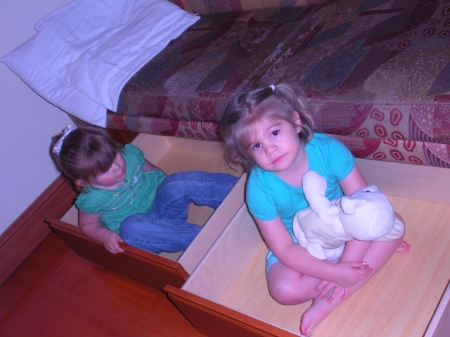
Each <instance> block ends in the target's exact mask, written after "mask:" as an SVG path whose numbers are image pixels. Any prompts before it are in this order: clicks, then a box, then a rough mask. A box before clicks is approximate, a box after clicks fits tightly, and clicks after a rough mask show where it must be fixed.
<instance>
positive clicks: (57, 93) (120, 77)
mask: <svg viewBox="0 0 450 337" xmlns="http://www.w3.org/2000/svg"><path fill="white" fill-rule="evenodd" d="M198 19H199V17H198V16H196V15H193V14H190V13H187V12H185V11H183V10H182V9H180V8H179V7H178V6H176V5H174V4H173V3H171V2H170V1H167V0H127V1H124V0H122V1H117V0H76V1H73V2H72V3H70V4H68V5H67V6H65V7H63V8H61V9H58V10H57V11H54V12H52V13H50V14H49V15H47V16H45V17H44V18H42V19H41V20H39V21H38V22H37V23H36V24H35V29H36V30H37V31H38V33H37V34H36V35H34V36H33V37H31V38H30V39H29V40H27V41H26V42H24V43H23V44H22V45H20V46H19V47H17V48H16V49H15V50H13V51H11V52H10V53H8V54H6V55H5V56H3V57H2V58H0V62H3V63H5V64H6V65H7V66H8V67H9V68H10V69H11V70H12V71H13V72H14V73H16V74H17V75H18V76H19V77H20V78H21V79H22V80H23V81H24V82H25V83H26V84H27V85H29V86H30V87H31V88H32V89H33V90H34V91H35V92H36V93H38V94H39V95H40V96H42V97H43V98H44V99H46V100H47V101H49V102H50V103H52V104H54V105H56V106H58V107H59V108H61V109H62V110H64V111H66V112H68V113H70V114H72V115H74V116H76V117H78V118H80V119H82V120H84V121H86V122H88V123H91V124H94V125H99V126H103V127H104V126H105V125H106V109H109V110H112V111H115V110H116V108H117V102H118V97H119V94H120V91H121V89H122V87H123V86H124V85H125V83H126V82H127V81H128V79H129V78H130V77H131V76H133V75H134V73H136V72H137V71H138V70H139V69H140V68H141V67H142V66H143V65H144V64H145V63H147V62H148V61H149V60H150V59H151V58H153V57H154V56H155V55H157V54H158V53H159V52H160V51H161V50H162V49H164V47H166V46H167V44H168V43H169V42H170V41H171V40H172V39H174V38H176V37H178V36H179V35H180V34H181V33H182V32H183V31H185V30H186V29H187V28H188V27H189V26H191V25H192V24H193V23H194V22H195V21H197V20H198Z"/></svg>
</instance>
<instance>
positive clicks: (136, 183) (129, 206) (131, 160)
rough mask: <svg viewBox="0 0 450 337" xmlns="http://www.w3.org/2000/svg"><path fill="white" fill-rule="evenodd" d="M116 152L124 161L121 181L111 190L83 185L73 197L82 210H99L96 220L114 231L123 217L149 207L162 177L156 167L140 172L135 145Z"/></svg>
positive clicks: (140, 156)
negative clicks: (98, 216) (124, 172)
mask: <svg viewBox="0 0 450 337" xmlns="http://www.w3.org/2000/svg"><path fill="white" fill-rule="evenodd" d="M120 153H121V154H122V156H123V158H124V159H125V163H126V175H125V179H124V181H123V183H122V184H120V185H119V186H118V187H117V188H116V189H114V190H104V189H99V188H94V187H91V186H89V187H86V188H85V189H84V190H83V192H81V193H80V195H79V196H78V197H77V199H76V201H75V204H76V206H77V207H78V208H79V209H80V210H82V211H83V212H85V213H88V214H101V215H102V216H101V218H100V222H101V223H102V224H103V225H104V226H105V227H107V228H108V229H110V230H113V231H115V232H117V233H119V227H120V224H121V223H122V221H123V220H124V219H125V218H126V217H128V216H130V215H132V214H137V213H149V212H150V211H151V210H152V209H153V205H154V202H155V196H156V192H157V191H158V188H159V186H160V185H161V184H162V182H163V181H164V179H165V178H166V175H165V174H164V172H162V171H160V170H151V171H147V172H144V166H145V159H144V154H143V153H142V151H141V150H140V149H139V148H138V147H136V146H134V145H131V144H127V145H125V147H124V148H123V149H121V150H120Z"/></svg>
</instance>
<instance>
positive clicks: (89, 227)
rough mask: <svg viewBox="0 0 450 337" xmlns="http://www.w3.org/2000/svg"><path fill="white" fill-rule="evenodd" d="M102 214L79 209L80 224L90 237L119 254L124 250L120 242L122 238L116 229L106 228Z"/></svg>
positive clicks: (84, 232)
mask: <svg viewBox="0 0 450 337" xmlns="http://www.w3.org/2000/svg"><path fill="white" fill-rule="evenodd" d="M100 218H101V214H88V213H85V212H83V211H82V210H78V224H79V226H80V229H81V231H82V232H83V234H84V235H86V236H87V237H88V238H90V239H92V240H95V241H99V242H101V243H103V246H105V248H106V250H107V251H109V252H110V253H113V254H117V253H121V252H123V249H122V248H121V247H120V245H119V242H123V240H122V238H121V237H120V236H119V235H118V234H117V233H116V232H114V231H111V230H109V229H107V228H105V227H104V226H103V225H102V224H101V223H100Z"/></svg>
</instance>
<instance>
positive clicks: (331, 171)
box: [246, 133, 355, 234]
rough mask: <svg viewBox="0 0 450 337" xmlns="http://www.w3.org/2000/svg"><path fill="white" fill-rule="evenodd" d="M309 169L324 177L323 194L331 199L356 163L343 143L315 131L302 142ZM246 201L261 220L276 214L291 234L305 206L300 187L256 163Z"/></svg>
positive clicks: (305, 202) (249, 180) (338, 192)
mask: <svg viewBox="0 0 450 337" xmlns="http://www.w3.org/2000/svg"><path fill="white" fill-rule="evenodd" d="M305 150H306V155H307V156H308V170H310V171H316V172H318V173H319V174H320V175H322V176H323V177H325V178H326V180H327V191H326V197H327V198H328V199H330V200H333V199H338V198H340V197H342V196H343V192H342V189H341V187H340V185H339V181H340V180H342V179H344V178H345V177H347V175H348V174H349V173H350V172H351V171H352V169H353V167H354V166H355V158H354V157H353V155H352V154H351V153H350V151H349V150H348V149H347V148H346V147H345V145H344V144H342V143H341V142H339V141H338V140H337V139H335V138H332V137H329V136H327V135H324V134H320V133H315V134H314V137H313V139H312V140H311V141H310V142H309V143H308V144H307V145H306V146H305ZM246 202H247V206H248V208H249V211H250V213H251V214H252V215H253V216H254V217H255V218H258V219H261V220H266V221H267V220H272V219H275V218H276V217H277V215H279V216H280V217H281V219H282V221H283V223H284V225H285V226H286V228H287V229H288V231H289V232H290V233H291V234H292V220H293V219H294V215H295V213H297V212H298V211H299V210H301V209H303V208H306V207H308V203H307V201H306V199H305V195H304V193H303V187H295V186H292V185H289V184H288V183H286V182H285V181H284V180H282V179H281V178H279V177H278V176H277V175H276V174H275V173H273V172H269V171H265V170H263V169H261V168H260V167H259V166H255V167H254V168H253V169H252V171H251V172H250V175H249V178H248V182H247V187H246Z"/></svg>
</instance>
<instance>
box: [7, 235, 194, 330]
mask: <svg viewBox="0 0 450 337" xmlns="http://www.w3.org/2000/svg"><path fill="white" fill-rule="evenodd" d="M0 336H2V337H10V336H11V337H13V336H14V337H22V336H27V337H28V336H33V337H34V336H38V337H40V336H46V337H53V336H57V337H59V336H64V337H71V336H73V337H80V336H89V337H93V336H101V337H103V336H108V337H110V336H121V337H126V336H133V337H140V336H155V337H175V336H176V337H180V336H183V337H184V336H186V337H200V336H203V335H202V334H200V333H199V332H197V331H196V330H195V329H194V328H193V327H192V326H191V325H190V323H189V322H188V321H187V320H186V319H185V318H184V317H183V315H182V314H181V313H180V312H179V311H178V310H177V309H176V308H175V307H174V306H173V305H172V304H171V303H170V301H169V300H168V299H167V297H166V295H165V294H163V293H161V292H159V291H157V290H155V289H153V288H150V287H147V286H145V285H143V284H141V283H139V282H136V281H133V280H131V279H128V278H126V277H124V276H121V275H118V274H116V273H114V272H111V271H109V270H107V269H105V268H102V267H99V266H97V265H95V264H93V263H91V262H89V261H86V260H84V259H82V258H80V257H79V256H77V255H76V254H75V253H73V252H72V251H71V250H70V249H69V248H68V247H67V246H66V245H65V244H64V243H63V242H62V241H61V240H60V239H59V238H58V237H57V236H56V235H55V234H54V233H50V234H49V235H48V236H47V237H46V238H45V239H44V240H43V241H42V243H41V244H40V245H39V246H38V247H37V248H36V249H35V251H34V252H33V253H32V254H31V255H30V256H29V257H28V258H27V259H26V260H25V261H24V262H23V263H22V264H21V266H20V267H19V268H18V269H17V270H16V271H15V272H14V273H13V274H12V275H11V276H10V277H9V278H8V279H7V280H6V281H5V282H4V283H3V284H2V285H1V286H0Z"/></svg>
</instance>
